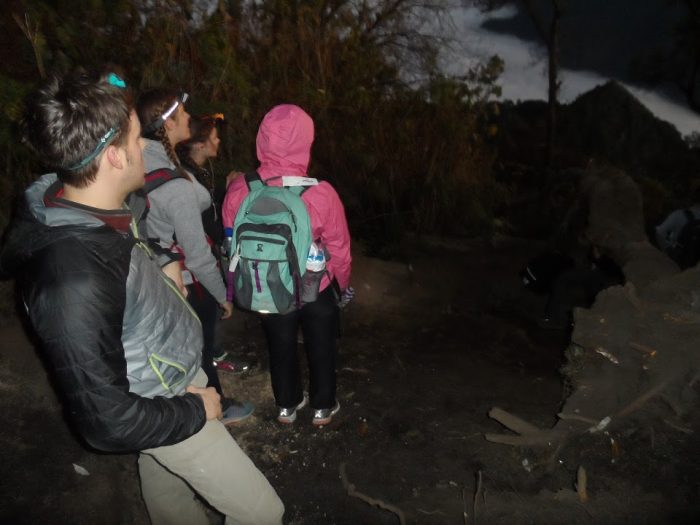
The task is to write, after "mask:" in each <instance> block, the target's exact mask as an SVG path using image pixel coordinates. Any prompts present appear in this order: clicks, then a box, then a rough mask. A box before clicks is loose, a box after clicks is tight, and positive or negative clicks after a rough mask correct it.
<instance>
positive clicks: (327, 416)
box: [312, 401, 340, 426]
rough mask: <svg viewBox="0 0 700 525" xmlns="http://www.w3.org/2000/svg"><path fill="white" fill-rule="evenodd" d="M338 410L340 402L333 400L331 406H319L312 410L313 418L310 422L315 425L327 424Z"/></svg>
mask: <svg viewBox="0 0 700 525" xmlns="http://www.w3.org/2000/svg"><path fill="white" fill-rule="evenodd" d="M338 410H340V403H338V402H337V401H336V402H335V406H334V407H333V408H319V409H316V410H314V419H313V421H312V423H313V424H314V425H316V426H321V425H327V424H328V423H330V422H331V420H332V419H333V416H334V415H336V414H337V413H338Z"/></svg>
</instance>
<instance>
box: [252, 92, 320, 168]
mask: <svg viewBox="0 0 700 525" xmlns="http://www.w3.org/2000/svg"><path fill="white" fill-rule="evenodd" d="M313 141H314V121H313V120H312V119H311V117H310V116H309V115H308V114H307V113H306V112H305V111H304V110H303V109H301V108H300V107H299V106H295V105H293V104H281V105H279V106H275V107H274V108H272V109H271V110H270V111H268V113H267V115H265V117H264V118H263V120H262V123H261V124H260V128H259V129H258V136H257V138H256V148H257V153H258V160H259V161H260V167H259V168H258V173H260V176H261V177H263V178H269V177H281V176H283V175H298V176H300V177H305V176H306V172H307V170H308V168H309V161H310V159H311V145H312V144H313Z"/></svg>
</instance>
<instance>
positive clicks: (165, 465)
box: [139, 370, 284, 525]
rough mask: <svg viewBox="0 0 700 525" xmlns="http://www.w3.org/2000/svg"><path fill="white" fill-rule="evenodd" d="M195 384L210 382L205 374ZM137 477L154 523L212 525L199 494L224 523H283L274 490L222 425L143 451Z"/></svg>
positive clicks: (208, 426) (216, 423)
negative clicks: (224, 520) (222, 518)
mask: <svg viewBox="0 0 700 525" xmlns="http://www.w3.org/2000/svg"><path fill="white" fill-rule="evenodd" d="M192 384H194V385H197V386H199V385H200V384H206V376H205V375H204V373H203V372H202V371H201V370H200V371H199V373H198V374H197V376H196V377H195V379H194V380H193V381H192ZM139 474H140V476H141V491H142V493H143V499H144V501H145V502H146V508H147V509H148V514H149V516H150V517H151V522H152V523H153V525H180V524H182V525H185V524H187V525H198V524H202V525H209V520H208V518H207V514H206V512H205V510H204V507H203V505H202V504H201V503H200V502H199V501H197V500H196V499H195V493H196V494H198V495H199V496H201V497H202V498H203V499H205V500H206V501H207V502H208V503H209V504H210V505H211V506H212V507H214V508H215V509H216V510H218V511H219V512H221V513H222V514H223V515H224V516H226V525H231V524H241V525H242V524H251V525H253V524H254V525H268V524H269V525H273V524H274V525H279V524H281V523H282V515H283V514H284V505H283V504H282V501H281V500H280V499H279V497H278V496H277V493H276V492H275V489H273V488H272V486H271V485H270V483H269V482H268V481H267V479H266V478H265V476H263V474H262V473H261V472H260V471H259V470H258V469H257V468H256V467H255V465H253V462H252V461H251V460H250V459H249V458H248V456H246V455H245V453H244V452H243V451H242V450H241V449H240V447H239V446H238V444H237V443H236V442H235V441H234V439H233V437H231V435H230V434H229V432H228V430H227V429H226V427H225V426H224V425H223V424H221V422H219V421H207V423H206V424H205V425H204V427H203V428H202V429H201V430H200V431H199V432H197V433H196V434H195V435H193V436H191V437H189V438H188V439H186V440H184V441H181V442H180V443H177V444H175V445H171V446H168V447H158V448H152V449H147V450H142V451H141V454H140V455H139Z"/></svg>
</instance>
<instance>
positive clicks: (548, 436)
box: [484, 430, 563, 447]
mask: <svg viewBox="0 0 700 525" xmlns="http://www.w3.org/2000/svg"><path fill="white" fill-rule="evenodd" d="M562 435H563V432H560V431H554V430H541V431H539V432H533V433H531V434H523V435H522V436H513V435H512V434H484V437H485V438H486V440H487V441H490V442H491V443H500V444H501V445H512V446H514V447H531V446H543V445H547V446H549V445H551V444H552V443H553V442H555V441H558V440H559V439H560V438H561V437H562Z"/></svg>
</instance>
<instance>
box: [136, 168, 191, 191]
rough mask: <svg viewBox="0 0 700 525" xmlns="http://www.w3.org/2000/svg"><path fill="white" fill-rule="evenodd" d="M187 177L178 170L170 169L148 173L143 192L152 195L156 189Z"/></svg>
mask: <svg viewBox="0 0 700 525" xmlns="http://www.w3.org/2000/svg"><path fill="white" fill-rule="evenodd" d="M184 178H185V176H184V175H182V174H181V173H180V172H178V171H176V170H171V169H170V168H160V169H157V170H153V171H149V172H148V173H146V184H145V185H144V187H143V191H145V192H146V193H151V192H152V191H153V190H155V189H156V188H159V187H161V186H162V185H163V184H165V183H166V182H170V181H171V180H174V179H184Z"/></svg>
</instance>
